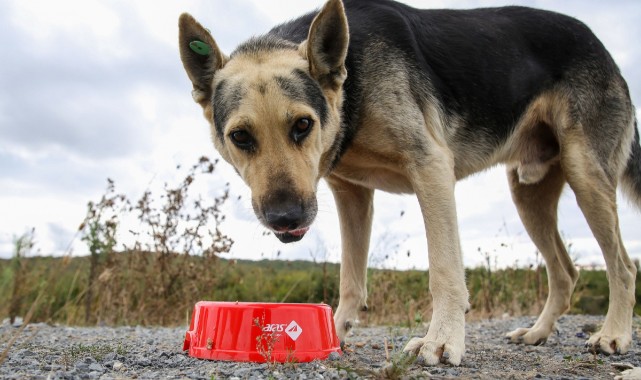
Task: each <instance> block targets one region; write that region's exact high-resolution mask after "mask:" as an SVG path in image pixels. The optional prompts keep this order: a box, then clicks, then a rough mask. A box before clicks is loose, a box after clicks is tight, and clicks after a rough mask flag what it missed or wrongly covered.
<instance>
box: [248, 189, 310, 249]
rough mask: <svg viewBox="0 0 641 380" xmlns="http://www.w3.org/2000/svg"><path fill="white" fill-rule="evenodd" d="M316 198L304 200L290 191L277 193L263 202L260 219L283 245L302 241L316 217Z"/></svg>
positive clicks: (259, 214) (259, 212)
mask: <svg viewBox="0 0 641 380" xmlns="http://www.w3.org/2000/svg"><path fill="white" fill-rule="evenodd" d="M316 209H317V208H316V198H315V197H312V198H311V200H309V199H306V200H303V199H301V197H299V196H297V195H296V194H293V193H291V192H288V191H281V192H276V193H274V194H273V195H272V196H270V197H267V198H266V199H265V200H264V201H263V202H262V207H260V210H256V208H254V210H255V211H258V212H257V214H258V217H259V219H260V220H261V221H262V222H263V223H264V224H265V225H266V226H267V227H269V229H271V230H272V231H273V232H274V235H276V237H277V238H278V240H280V241H281V242H283V243H292V242H295V241H299V240H301V239H302V238H303V237H304V236H305V234H306V233H307V231H309V226H310V224H312V222H313V221H314V218H315V217H316Z"/></svg>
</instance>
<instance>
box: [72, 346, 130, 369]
mask: <svg viewBox="0 0 641 380" xmlns="http://www.w3.org/2000/svg"><path fill="white" fill-rule="evenodd" d="M111 353H115V354H117V355H120V356H124V355H126V354H127V349H126V348H125V347H124V346H123V345H122V343H118V345H116V346H112V345H110V344H88V345H85V344H82V343H79V344H74V345H72V346H71V347H69V348H68V349H66V350H65V351H64V352H63V354H62V356H61V358H60V361H61V364H62V365H64V366H65V367H66V368H67V367H69V366H72V365H73V364H74V363H75V362H76V361H78V360H80V359H82V358H86V357H91V358H93V359H95V360H96V361H98V362H101V361H103V359H104V358H105V356H107V355H108V354H111Z"/></svg>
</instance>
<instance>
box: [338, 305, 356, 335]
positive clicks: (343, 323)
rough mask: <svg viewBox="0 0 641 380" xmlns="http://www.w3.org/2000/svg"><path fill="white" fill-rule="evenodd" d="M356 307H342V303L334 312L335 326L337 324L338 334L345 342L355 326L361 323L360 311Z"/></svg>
mask: <svg viewBox="0 0 641 380" xmlns="http://www.w3.org/2000/svg"><path fill="white" fill-rule="evenodd" d="M356 310H357V309H356V308H350V309H348V308H342V307H341V305H339V306H338V309H336V314H334V326H336V335H338V339H339V340H340V341H341V342H343V341H345V338H346V337H347V335H348V334H349V332H350V331H351V330H352V328H353V327H355V326H356V325H358V324H359V320H358V312H357V311H356Z"/></svg>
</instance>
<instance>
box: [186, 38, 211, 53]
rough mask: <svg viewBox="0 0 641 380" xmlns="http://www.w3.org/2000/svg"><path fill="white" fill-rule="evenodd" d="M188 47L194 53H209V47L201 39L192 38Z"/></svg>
mask: <svg viewBox="0 0 641 380" xmlns="http://www.w3.org/2000/svg"><path fill="white" fill-rule="evenodd" d="M189 47H190V48H191V50H193V51H194V52H195V53H196V54H200V55H209V53H211V48H210V47H209V45H207V44H206V43H204V42H202V41H198V40H194V41H191V42H190V43H189Z"/></svg>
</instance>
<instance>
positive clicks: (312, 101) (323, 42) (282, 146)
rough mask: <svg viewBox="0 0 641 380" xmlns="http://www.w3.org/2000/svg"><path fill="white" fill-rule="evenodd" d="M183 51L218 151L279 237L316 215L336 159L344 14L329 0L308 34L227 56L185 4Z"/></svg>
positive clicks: (297, 235) (288, 237) (266, 40)
mask: <svg viewBox="0 0 641 380" xmlns="http://www.w3.org/2000/svg"><path fill="white" fill-rule="evenodd" d="M179 28H180V32H179V44H180V56H181V59H182V62H183V65H184V67H185V70H186V71H187V75H188V76H189V79H190V80H191V82H192V83H193V87H194V89H193V92H192V95H193V98H194V100H195V101H196V102H197V103H199V104H200V105H201V106H202V108H203V110H204V115H205V118H206V119H207V120H208V121H209V123H210V125H211V133H212V139H213V141H214V145H215V146H216V149H217V150H218V151H219V152H220V154H221V156H222V157H223V158H224V159H225V160H226V161H228V162H229V163H230V164H232V165H233V167H234V168H235V169H236V171H237V172H238V174H239V175H240V176H241V177H242V178H243V180H244V181H245V183H247V184H248V185H249V187H250V189H251V192H252V206H253V208H254V212H255V213H256V215H257V217H258V219H259V220H260V221H261V222H262V223H263V224H264V225H265V226H267V227H268V228H270V229H271V230H272V231H274V233H275V235H276V236H277V237H278V238H279V239H280V240H281V241H282V242H285V243H288V242H293V241H298V240H300V239H302V238H303V236H304V235H305V233H306V232H307V230H308V229H309V226H310V224H311V223H312V222H313V220H314V218H315V217H316V212H317V203H316V188H317V185H318V181H319V180H320V178H321V177H322V176H324V175H325V174H327V172H328V170H330V166H331V165H332V163H333V161H334V159H335V154H336V153H335V151H336V144H335V143H334V141H335V140H336V136H337V135H338V134H339V133H340V132H339V131H340V109H341V104H342V85H343V82H344V80H345V78H346V75H347V72H346V70H345V58H346V55H347V47H348V35H349V34H348V29H347V19H346V17H345V11H344V8H343V4H342V2H341V1H340V0H330V1H328V2H327V3H326V4H325V6H324V7H323V9H322V10H321V11H320V12H319V13H318V15H317V16H316V17H315V18H314V20H313V22H312V23H311V26H310V28H309V32H308V36H307V39H306V40H305V41H303V42H302V43H300V44H295V43H292V42H289V41H286V40H282V39H279V38H276V37H273V36H265V37H259V38H253V39H250V40H249V41H247V42H245V43H244V44H242V45H240V46H239V47H238V48H237V49H236V50H235V51H234V52H233V53H232V54H231V56H227V55H225V54H223V53H222V52H221V51H220V49H219V48H218V46H217V44H216V41H215V40H214V39H213V38H212V36H211V35H210V33H209V31H208V30H207V29H205V28H204V27H203V26H201V25H200V24H199V23H198V22H197V21H196V20H195V19H194V18H193V17H191V16H190V15H188V14H183V15H181V16H180V20H179Z"/></svg>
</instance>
